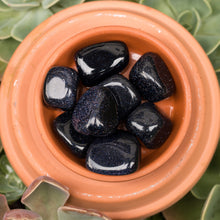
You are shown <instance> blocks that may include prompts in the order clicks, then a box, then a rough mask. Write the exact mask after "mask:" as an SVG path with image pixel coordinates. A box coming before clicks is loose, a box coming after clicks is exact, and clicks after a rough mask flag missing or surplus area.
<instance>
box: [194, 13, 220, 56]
mask: <svg viewBox="0 0 220 220" xmlns="http://www.w3.org/2000/svg"><path fill="white" fill-rule="evenodd" d="M219 19H220V17H219ZM196 40H198V42H199V43H200V44H201V46H202V47H203V49H204V50H205V52H206V53H207V55H209V54H211V53H213V52H214V51H215V50H216V48H217V47H218V46H219V45H220V31H219V34H218V35H208V34H204V35H200V34H198V35H197V36H196Z"/></svg>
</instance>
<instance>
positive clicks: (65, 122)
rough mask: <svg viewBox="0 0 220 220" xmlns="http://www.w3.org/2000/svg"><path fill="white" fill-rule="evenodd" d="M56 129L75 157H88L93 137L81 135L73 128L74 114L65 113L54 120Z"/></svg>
mask: <svg viewBox="0 0 220 220" xmlns="http://www.w3.org/2000/svg"><path fill="white" fill-rule="evenodd" d="M54 129H55V131H56V133H57V135H58V136H59V138H60V139H61V140H62V141H63V142H64V143H65V146H67V147H68V148H69V149H70V150H71V151H72V153H73V154H74V155H76V156H77V157H79V158H84V157H85V156H86V152H87V149H88V147H89V144H90V143H91V141H92V140H93V138H92V137H91V136H86V135H82V134H79V133H78V132H76V131H75V129H74V128H73V126H72V112H64V113H63V114H61V115H59V116H58V117H57V118H56V119H55V120H54Z"/></svg>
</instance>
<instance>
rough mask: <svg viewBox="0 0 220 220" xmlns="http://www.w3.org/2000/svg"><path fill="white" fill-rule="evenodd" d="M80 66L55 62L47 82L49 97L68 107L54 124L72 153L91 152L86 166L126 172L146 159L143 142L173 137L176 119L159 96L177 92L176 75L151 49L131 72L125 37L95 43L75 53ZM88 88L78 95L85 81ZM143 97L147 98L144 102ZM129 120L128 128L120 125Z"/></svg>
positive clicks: (50, 102) (148, 143) (99, 170)
mask: <svg viewBox="0 0 220 220" xmlns="http://www.w3.org/2000/svg"><path fill="white" fill-rule="evenodd" d="M75 62H76V66H77V70H78V72H76V71H75V70H74V69H72V68H69V67H64V66H55V67H52V68H51V69H50V70H49V71H48V73H47V76H46V79H45V82H44V91H43V100H44V102H45V104H46V105H47V106H49V107H53V108H60V109H62V110H63V111H65V112H64V113H62V114H61V115H59V116H58V117H57V118H56V119H55V120H54V124H53V127H54V129H55V131H56V133H57V135H58V136H59V138H60V139H61V140H62V142H63V144H64V145H65V146H67V147H68V148H69V149H70V150H71V151H72V153H73V154H74V155H75V156H77V157H79V158H86V159H85V165H86V167H87V168H88V169H89V170H91V171H93V172H95V173H100V174H105V175H126V174H130V173H133V172H135V171H136V170H137V169H138V167H139V165H140V158H141V149H140V142H142V143H143V144H144V145H145V146H146V147H147V148H150V149H156V148H158V147H160V146H161V145H162V144H163V143H164V142H165V141H166V139H167V138H168V136H169V135H170V133H171V130H172V124H171V121H170V120H169V119H168V118H166V117H165V116H164V115H163V114H161V113H160V112H159V111H158V109H157V107H156V106H155V105H154V102H158V101H160V100H162V99H165V98H167V97H169V96H171V95H172V94H173V93H174V91H175V84H174V80H173V78H172V76H171V74H170V72H169V70H168V68H167V66H166V64H165V63H164V61H163V60H162V59H161V57H160V56H159V55H158V54H155V53H152V52H148V53H145V54H144V55H142V56H141V57H140V59H139V60H138V61H137V62H136V63H135V65H134V66H133V67H132V69H131V71H130V73H129V80H128V79H127V78H125V77H124V76H123V75H121V74H120V72H121V71H122V70H123V69H124V68H125V67H126V66H127V65H128V62H129V51H128V47H127V45H126V44H125V43H124V42H121V41H109V42H102V43H98V44H94V45H90V46H88V47H86V48H83V49H81V50H79V51H78V52H77V53H76V54H75ZM80 80H81V82H82V84H83V85H84V86H86V87H88V90H87V91H86V92H85V93H84V94H83V95H82V96H81V97H79V99H78V100H77V98H76V97H77V91H78V85H79V81H80ZM141 103H142V104H141ZM122 123H124V124H125V125H126V129H124V130H122V129H118V125H119V124H122Z"/></svg>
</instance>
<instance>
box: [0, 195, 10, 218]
mask: <svg viewBox="0 0 220 220" xmlns="http://www.w3.org/2000/svg"><path fill="white" fill-rule="evenodd" d="M7 211H9V207H8V203H7V199H6V197H5V196H4V195H1V194H0V219H3V216H4V214H5V213H6V212H7Z"/></svg>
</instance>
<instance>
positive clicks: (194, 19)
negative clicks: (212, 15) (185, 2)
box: [177, 9, 201, 35]
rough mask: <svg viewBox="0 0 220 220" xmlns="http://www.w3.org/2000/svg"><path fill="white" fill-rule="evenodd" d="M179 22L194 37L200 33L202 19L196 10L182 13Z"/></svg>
mask: <svg viewBox="0 0 220 220" xmlns="http://www.w3.org/2000/svg"><path fill="white" fill-rule="evenodd" d="M177 21H178V22H179V23H180V24H181V25H182V26H183V27H185V28H186V29H187V30H188V31H189V32H190V33H191V34H192V35H195V34H196V33H197V32H198V29H199V27H200V25H201V18H200V15H199V13H198V12H197V10H196V9H193V10H186V11H183V12H181V13H180V14H179V15H178V18H177Z"/></svg>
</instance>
